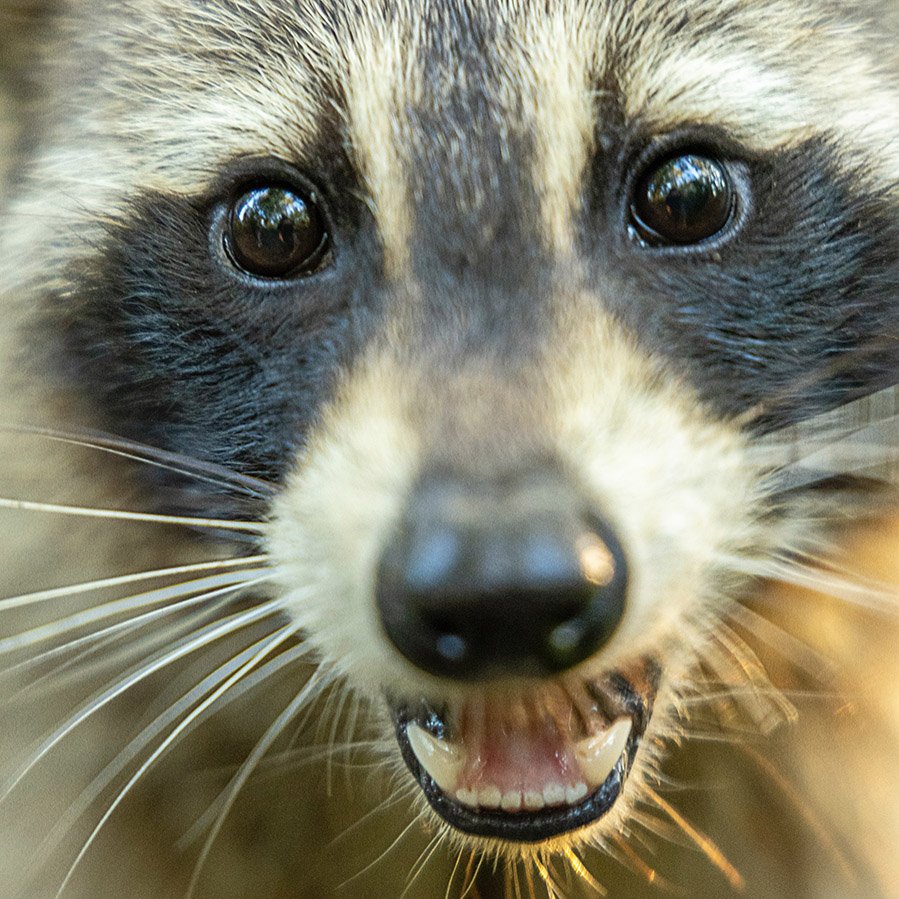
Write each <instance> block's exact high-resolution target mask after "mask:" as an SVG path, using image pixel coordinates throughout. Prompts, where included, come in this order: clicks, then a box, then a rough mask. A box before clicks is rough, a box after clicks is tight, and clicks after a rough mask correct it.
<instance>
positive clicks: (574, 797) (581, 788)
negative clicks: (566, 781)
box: [565, 783, 590, 805]
mask: <svg viewBox="0 0 899 899" xmlns="http://www.w3.org/2000/svg"><path fill="white" fill-rule="evenodd" d="M589 792H590V790H589V789H587V784H585V783H579V784H577V785H576V786H573V787H568V789H567V790H565V801H566V802H567V803H568V804H569V805H577V803H579V802H580V801H581V800H582V799H586V798H587V794H588V793H589Z"/></svg>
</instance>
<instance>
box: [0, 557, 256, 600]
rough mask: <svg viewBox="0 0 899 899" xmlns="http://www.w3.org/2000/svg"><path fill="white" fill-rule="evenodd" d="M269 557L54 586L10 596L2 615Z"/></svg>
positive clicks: (254, 561)
mask: <svg viewBox="0 0 899 899" xmlns="http://www.w3.org/2000/svg"><path fill="white" fill-rule="evenodd" d="M268 559H269V557H268V556H267V555H255V556H241V557H239V558H236V559H217V560H213V561H211V562H197V563H194V564H192V565H178V566H176V567H174V568H157V569H156V570H155V571H139V572H135V573H134V574H123V575H119V576H118V577H109V578H103V579H102V580H97V581H86V582H84V583H81V584H72V585H70V586H67V587H53V588H52V589H50V590H38V591H36V592H34V593H23V594H21V595H20V596H10V597H8V598H6V599H0V613H2V612H9V611H11V610H12V609H20V608H22V607H23V606H30V605H35V604H37V603H42V602H47V601H49V600H52V599H68V598H69V597H72V596H79V595H81V594H84V593H95V592H98V591H100V590H107V589H110V588H112V587H125V586H128V585H129V584H139V583H143V582H145V581H156V580H161V579H162V578H166V577H177V576H179V575H182V574H199V573H200V572H202V571H219V570H221V569H224V568H243V567H245V566H248V565H258V564H260V563H262V562H267V561H268Z"/></svg>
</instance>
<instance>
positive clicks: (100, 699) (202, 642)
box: [0, 582, 282, 802]
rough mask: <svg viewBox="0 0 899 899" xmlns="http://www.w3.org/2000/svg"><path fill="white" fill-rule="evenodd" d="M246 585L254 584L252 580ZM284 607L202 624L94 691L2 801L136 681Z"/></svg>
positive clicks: (1, 793) (276, 603) (273, 603)
mask: <svg viewBox="0 0 899 899" xmlns="http://www.w3.org/2000/svg"><path fill="white" fill-rule="evenodd" d="M246 586H252V582H251V583H250V584H247V585H246ZM281 609H282V604H281V601H280V600H270V601H269V602H265V603H262V604H261V605H258V606H255V607H254V608H252V609H247V610H244V611H241V612H238V613H236V614H234V615H230V616H228V617H227V618H225V619H223V620H221V621H218V622H215V623H214V624H211V625H208V626H207V627H204V628H201V629H200V630H199V631H197V632H196V633H194V634H191V635H190V636H189V637H186V638H185V639H184V640H181V641H179V642H178V643H176V644H175V646H173V647H172V648H170V649H169V650H167V651H166V652H163V653H161V654H159V655H157V656H156V657H155V658H153V659H151V660H150V661H148V662H145V663H143V664H141V665H139V666H136V667H135V668H133V669H132V670H131V671H129V672H127V673H126V674H125V675H124V676H123V677H121V678H120V679H119V680H117V681H116V682H115V683H114V684H113V685H111V686H110V687H107V688H106V689H105V690H103V691H102V692H100V693H98V694H97V695H95V696H94V697H93V698H92V699H91V700H89V701H88V702H87V703H86V704H85V705H84V706H82V708H81V709H79V710H78V711H77V712H76V713H75V714H74V715H72V716H71V717H70V718H69V719H68V720H67V721H66V722H65V723H64V724H62V725H61V726H60V727H58V728H57V729H56V730H55V731H54V732H53V733H52V734H50V736H49V737H47V738H46V739H45V740H44V741H43V742H42V743H41V744H40V745H39V746H38V747H37V749H36V750H35V752H34V753H33V754H32V756H31V757H30V759H29V760H28V762H26V763H25V764H24V765H23V766H22V768H21V769H20V770H19V771H18V772H17V773H16V774H15V775H14V776H13V777H12V778H11V779H10V780H9V782H8V783H6V784H5V785H4V787H3V789H2V790H0V802H2V801H3V800H5V799H6V798H7V797H8V796H9V794H10V793H12V791H13V790H15V788H16V787H17V786H18V785H19V784H20V783H21V782H22V780H23V779H24V778H25V777H27V775H28V774H29V772H30V771H31V770H32V769H33V768H34V767H35V765H37V764H38V763H39V762H40V761H41V759H43V758H44V757H45V756H46V755H47V754H48V753H49V752H51V751H52V750H53V748H54V747H55V746H57V745H58V744H59V743H60V742H61V741H62V740H64V739H65V738H66V737H67V736H68V735H69V734H70V733H71V732H72V731H73V730H74V729H75V728H76V727H78V726H79V725H80V724H82V723H83V722H85V721H87V720H88V719H89V718H90V717H91V716H93V715H95V714H96V713H97V712H98V711H99V710H100V709H102V708H104V707H105V706H107V705H108V704H109V703H110V702H112V701H113V700H114V699H116V698H117V697H119V696H121V695H122V694H124V693H126V692H127V691H128V690H130V689H132V688H133V687H134V686H136V685H137V684H139V683H141V682H142V681H144V680H146V679H147V678H148V677H151V676H152V675H153V674H156V673H157V672H159V671H162V670H163V669H164V668H166V667H168V666H169V665H171V664H173V663H174V662H177V661H178V660H179V659H182V658H185V657H186V656H188V655H190V654H191V653H194V652H196V651H197V650H198V649H202V648H203V647H204V646H208V645H209V644H210V643H213V642H215V641H216V640H218V639H220V638H222V637H225V636H227V635H228V634H232V633H235V632H236V631H238V630H240V629H242V628H244V627H246V626H247V625H248V624H253V623H255V622H257V621H261V620H263V619H264V618H266V617H268V616H269V615H273V614H275V613H276V612H279V611H280V610H281Z"/></svg>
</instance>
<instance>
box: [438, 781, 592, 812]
mask: <svg viewBox="0 0 899 899" xmlns="http://www.w3.org/2000/svg"><path fill="white" fill-rule="evenodd" d="M589 793H590V788H589V787H588V786H587V784H585V783H583V782H581V783H578V784H575V785H574V786H573V787H566V786H565V785H564V784H560V783H556V784H550V785H549V786H547V787H546V788H545V789H544V790H543V791H542V792H540V793H538V792H537V791H536V790H528V791H527V792H525V793H522V791H521V790H509V791H508V792H507V793H503V792H501V791H500V789H499V787H481V789H480V790H465V789H462V790H458V791H457V792H456V794H455V795H456V799H458V800H459V802H461V803H462V805H467V806H468V807H469V808H489V809H502V810H503V811H504V812H520V811H522V810H524V811H527V812H539V811H540V810H541V809H544V808H546V807H547V806H558V805H576V804H577V803H579V802H581V801H582V800H584V799H586V798H587V796H588V794H589Z"/></svg>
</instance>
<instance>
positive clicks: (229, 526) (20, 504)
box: [0, 497, 266, 535]
mask: <svg viewBox="0 0 899 899" xmlns="http://www.w3.org/2000/svg"><path fill="white" fill-rule="evenodd" d="M0 509H13V510H16V511H19V512H49V513H53V514H55V515H73V516H75V517H80V518H108V519H112V520H114V521H139V522H145V523H151V524H171V525H183V526H185V527H192V528H210V529H212V530H216V531H235V532H237V533H243V534H258V535H261V534H264V533H265V530H266V528H265V525H263V524H261V523H260V522H254V521H236V520H232V519H223V518H194V517H192V516H190V515H159V514H154V513H150V512H128V511H124V510H121V509H91V508H85V507H81V506H64V505H58V504H56V503H37V502H32V501H30V500H23V499H10V498H9V497H0Z"/></svg>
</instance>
